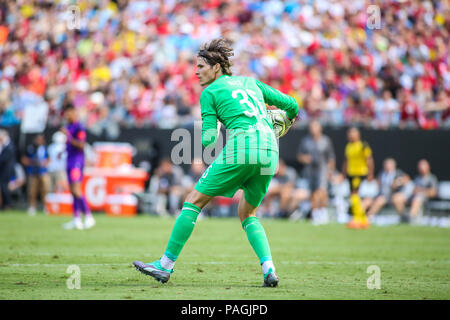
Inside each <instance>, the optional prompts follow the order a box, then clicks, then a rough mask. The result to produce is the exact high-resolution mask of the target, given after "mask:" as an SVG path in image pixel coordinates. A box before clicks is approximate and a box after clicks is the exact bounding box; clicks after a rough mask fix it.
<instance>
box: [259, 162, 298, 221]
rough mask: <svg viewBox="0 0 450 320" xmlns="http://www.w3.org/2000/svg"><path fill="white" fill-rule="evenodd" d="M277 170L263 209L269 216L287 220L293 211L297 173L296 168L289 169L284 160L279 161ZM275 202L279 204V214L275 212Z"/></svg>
mask: <svg viewBox="0 0 450 320" xmlns="http://www.w3.org/2000/svg"><path fill="white" fill-rule="evenodd" d="M277 169H278V170H277V171H276V172H275V175H274V177H273V178H272V181H271V182H270V185H269V189H268V191H267V194H266V196H265V197H264V203H263V205H262V208H261V209H262V211H263V212H264V213H265V214H268V215H269V216H273V215H274V214H275V216H278V217H281V218H287V217H289V216H290V215H291V214H292V211H293V210H292V204H291V201H292V195H293V191H294V187H295V181H296V176H297V173H296V172H295V169H294V168H291V167H288V166H287V165H286V163H285V162H284V160H283V159H279V161H278V168H277ZM274 201H278V202H279V206H278V212H274V210H275V207H274V203H273V202H274ZM291 210H292V211H291Z"/></svg>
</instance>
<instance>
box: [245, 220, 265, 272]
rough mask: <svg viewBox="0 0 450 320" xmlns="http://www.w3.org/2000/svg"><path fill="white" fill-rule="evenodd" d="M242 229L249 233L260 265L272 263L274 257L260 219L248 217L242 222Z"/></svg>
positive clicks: (248, 236)
mask: <svg viewBox="0 0 450 320" xmlns="http://www.w3.org/2000/svg"><path fill="white" fill-rule="evenodd" d="M242 228H244V231H245V233H247V238H248V241H249V242H250V244H251V245H252V248H253V250H254V251H255V253H256V255H257V256H258V258H259V263H261V264H263V263H264V262H265V261H271V260H272V255H271V253H270V247H269V242H268V241H267V237H266V233H265V231H264V228H263V226H262V225H261V223H260V222H259V219H258V218H257V217H248V218H247V219H245V220H244V221H242Z"/></svg>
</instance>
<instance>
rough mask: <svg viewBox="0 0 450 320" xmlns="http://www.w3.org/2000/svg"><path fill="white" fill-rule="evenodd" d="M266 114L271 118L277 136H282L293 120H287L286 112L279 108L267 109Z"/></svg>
mask: <svg viewBox="0 0 450 320" xmlns="http://www.w3.org/2000/svg"><path fill="white" fill-rule="evenodd" d="M267 114H268V115H269V117H270V119H271V120H272V126H273V131H274V133H275V136H276V137H277V138H281V137H282V136H284V135H285V134H286V133H287V132H288V131H289V128H290V127H291V125H292V123H293V122H294V121H293V120H292V121H291V120H289V118H288V117H287V115H286V112H285V111H283V110H280V109H275V110H267Z"/></svg>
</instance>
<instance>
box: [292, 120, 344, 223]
mask: <svg viewBox="0 0 450 320" xmlns="http://www.w3.org/2000/svg"><path fill="white" fill-rule="evenodd" d="M335 158H336V157H335V155H334V148H333V143H332V142H331V139H330V138H329V137H328V136H326V135H324V134H323V133H322V126H321V124H320V122H319V121H317V120H313V121H312V122H311V123H310V124H309V134H308V135H307V136H306V137H304V138H303V139H302V141H301V142H300V146H299V150H298V154H297V160H298V161H299V162H300V163H301V164H303V165H304V167H303V176H304V177H305V178H306V179H307V180H308V183H309V190H310V192H311V203H312V212H311V218H312V223H313V224H314V225H319V224H326V223H328V212H327V204H328V192H327V190H328V181H329V180H330V179H331V174H332V172H333V171H334V168H335V163H336V160H335Z"/></svg>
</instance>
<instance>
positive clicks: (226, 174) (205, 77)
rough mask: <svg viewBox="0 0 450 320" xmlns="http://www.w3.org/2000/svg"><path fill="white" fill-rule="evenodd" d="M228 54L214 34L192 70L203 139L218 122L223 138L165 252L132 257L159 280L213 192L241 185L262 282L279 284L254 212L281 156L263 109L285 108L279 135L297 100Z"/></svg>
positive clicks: (214, 134)
mask: <svg viewBox="0 0 450 320" xmlns="http://www.w3.org/2000/svg"><path fill="white" fill-rule="evenodd" d="M232 55H233V49H232V48H231V46H230V43H229V42H228V41H227V40H224V39H215V40H213V41H211V42H210V43H206V44H204V45H202V46H201V48H200V51H199V53H198V56H197V71H196V76H197V77H198V79H199V82H200V85H202V86H207V87H206V88H205V89H204V90H203V92H202V94H201V97H200V106H201V115H202V144H203V145H204V146H205V147H210V146H211V147H212V146H214V145H215V143H216V141H217V138H218V123H217V121H220V122H221V123H222V124H223V125H224V126H225V128H226V129H227V135H228V139H227V143H226V145H225V146H224V148H223V150H222V152H221V153H220V154H219V155H218V156H217V158H216V159H215V160H214V162H212V163H211V165H210V166H209V167H208V168H207V169H206V171H205V172H204V173H203V175H202V177H201V178H200V179H199V180H198V182H197V184H196V186H195V188H194V190H192V192H191V193H190V194H189V195H188V196H187V197H186V200H185V202H184V204H183V208H182V210H181V213H180V215H179V216H178V218H177V219H176V221H175V225H174V226H173V229H172V233H171V235H170V238H169V242H168V244H167V247H166V250H165V251H164V254H163V256H162V257H161V258H160V259H159V260H156V261H154V262H151V263H144V262H141V261H134V262H133V264H134V266H135V267H136V269H137V270H139V271H140V272H142V273H144V274H146V275H149V276H152V277H153V278H155V279H156V280H158V281H160V282H163V283H165V282H167V281H168V280H169V278H170V275H171V273H172V272H173V267H174V264H175V261H176V260H177V258H178V256H179V255H180V253H181V250H182V249H183V247H184V245H185V244H186V242H187V240H188V239H189V236H190V235H191V233H192V231H193V229H194V227H195V223H196V221H197V217H198V215H199V214H200V211H201V210H202V208H203V207H204V206H205V205H206V204H207V203H208V202H209V201H210V200H211V199H212V198H213V197H215V196H224V197H233V195H234V194H235V192H236V191H237V190H239V189H243V191H244V196H243V197H242V198H241V199H240V202H239V206H238V215H239V218H240V220H241V223H242V228H243V229H244V231H245V233H246V234H247V238H248V241H249V242H250V244H251V246H252V248H253V250H254V251H255V253H256V255H257V256H258V258H259V263H260V264H261V267H262V273H263V277H264V282H263V286H266V287H276V286H277V285H278V281H279V280H278V277H277V275H276V273H275V266H274V264H273V261H272V255H271V252H270V247H269V242H268V241H267V237H266V233H265V231H264V228H263V226H262V225H261V223H260V222H259V219H258V218H257V217H256V210H257V208H258V206H259V205H260V203H261V201H262V200H263V198H264V195H265V194H266V192H267V188H268V186H269V183H270V180H271V179H272V177H273V175H274V174H275V169H276V166H277V163H278V155H279V154H278V144H277V137H276V135H275V133H274V130H273V125H272V121H273V120H272V118H273V117H274V116H273V115H274V113H271V111H270V110H269V111H268V110H267V109H266V104H267V105H270V106H275V107H277V108H279V109H281V110H284V111H285V119H284V122H283V124H284V125H285V127H284V128H283V130H282V131H281V132H280V133H278V137H280V136H282V135H284V134H285V133H286V132H287V130H288V129H289V128H290V126H291V125H292V123H293V122H294V120H295V118H296V117H297V114H298V104H297V102H296V100H295V99H294V98H292V97H290V96H288V95H285V94H283V93H281V92H280V91H278V90H275V89H273V88H271V87H269V86H268V85H266V84H264V83H262V82H260V81H258V80H255V79H253V78H248V77H237V76H232V75H231V71H230V66H231V62H230V61H229V57H230V56H232ZM277 121H279V118H277Z"/></svg>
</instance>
